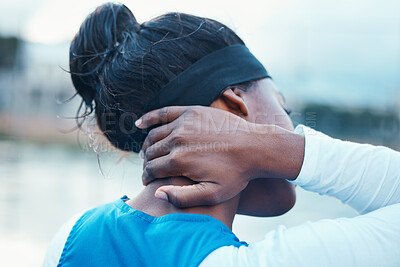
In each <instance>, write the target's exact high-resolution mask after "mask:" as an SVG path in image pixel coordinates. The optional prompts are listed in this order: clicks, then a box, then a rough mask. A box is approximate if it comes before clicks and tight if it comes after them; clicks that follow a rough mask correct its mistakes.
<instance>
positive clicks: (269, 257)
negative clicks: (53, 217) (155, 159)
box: [44, 125, 400, 267]
mask: <svg viewBox="0 0 400 267" xmlns="http://www.w3.org/2000/svg"><path fill="white" fill-rule="evenodd" d="M295 131H296V132H298V133H301V134H304V135H305V140H306V145H305V157H304V162H303V166H302V168H301V171H300V174H299V176H298V177H297V179H296V180H295V181H293V183H295V184H297V185H299V186H301V187H303V188H304V189H306V190H309V191H313V192H317V193H319V194H321V195H329V196H332V197H335V198H338V199H340V200H341V201H342V202H343V203H346V204H348V205H350V206H351V207H353V208H354V209H356V210H357V211H358V212H360V213H361V214H363V215H360V216H357V217H354V218H339V219H335V220H320V221H317V222H313V223H312V222H306V223H303V224H301V225H299V226H296V227H292V228H286V227H284V226H280V227H278V228H277V229H276V230H273V231H270V232H268V233H267V234H266V235H265V236H264V238H263V239H262V240H261V241H259V242H255V243H251V244H250V245H249V246H248V247H245V246H241V247H239V248H236V247H233V246H226V247H221V248H219V249H217V250H215V251H213V252H212V253H211V254H210V255H208V256H207V257H206V258H205V259H204V260H203V262H202V263H201V264H200V266H201V267H208V266H213V267H214V266H219V267H223V266H234V267H238V266H374V267H376V266H400V152H396V151H394V150H391V149H389V148H385V147H375V146H371V145H362V144H356V143H351V142H345V141H341V140H338V139H333V138H330V137H328V136H326V135H324V134H322V133H319V132H316V131H314V130H311V129H310V128H307V127H305V126H303V125H299V126H297V127H296V130H295ZM75 221H76V219H72V220H71V221H70V222H69V223H67V224H66V225H65V226H64V227H63V228H62V229H61V230H60V231H59V232H58V234H57V235H56V237H55V238H54V240H53V242H52V244H51V245H50V247H49V250H48V253H47V255H46V259H45V262H44V266H56V265H57V263H58V260H59V257H60V255H61V253H62V249H63V246H64V244H65V241H66V239H67V237H68V235H69V232H70V231H71V229H72V227H73V225H74V223H75Z"/></svg>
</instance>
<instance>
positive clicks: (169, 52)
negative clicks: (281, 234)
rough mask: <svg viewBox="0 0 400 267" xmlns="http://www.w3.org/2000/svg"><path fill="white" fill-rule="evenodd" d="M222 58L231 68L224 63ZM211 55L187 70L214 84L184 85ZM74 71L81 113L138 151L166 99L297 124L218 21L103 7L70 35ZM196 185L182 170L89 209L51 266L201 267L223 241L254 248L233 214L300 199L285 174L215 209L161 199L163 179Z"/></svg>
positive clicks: (283, 206)
mask: <svg viewBox="0 0 400 267" xmlns="http://www.w3.org/2000/svg"><path fill="white" fill-rule="evenodd" d="M225 55H229V57H228V58H227V57H225ZM234 55H235V56H234ZM236 56H237V57H236ZM241 57H243V58H242V60H240V61H238V62H235V60H238V59H241ZM224 60H229V63H230V66H227V65H226V64H225V65H222V66H220V65H218V64H219V63H220V62H225V61H224ZM211 62H214V63H215V64H216V65H215V69H214V70H210V71H212V72H210V73H208V75H198V73H199V72H196V73H197V76H196V77H190V78H191V79H190V81H191V82H193V87H194V84H195V85H196V86H198V85H199V84H201V82H204V81H207V83H206V85H207V86H204V87H203V88H198V90H197V91H196V90H194V89H193V88H187V90H183V89H182V88H184V89H185V87H184V86H183V84H184V83H185V79H188V78H187V77H188V76H187V75H189V76H190V73H194V72H195V71H194V70H193V69H194V68H196V67H197V68H198V69H197V70H198V71H200V72H201V71H204V70H205V69H207V68H208V67H209V65H210V64H211ZM199 64H203V65H199ZM204 64H205V65H204ZM70 71H71V77H72V81H73V84H74V86H75V88H76V90H77V93H78V94H79V95H80V96H81V97H82V99H83V102H84V104H85V106H86V112H85V114H84V115H85V116H86V115H88V114H89V113H91V112H92V111H94V112H95V115H96V118H97V124H98V126H99V128H100V129H101V130H102V132H103V133H104V135H105V136H106V137H107V138H108V140H109V141H110V143H111V144H112V145H114V146H115V147H117V148H119V149H121V150H125V151H131V152H139V150H140V149H141V147H142V144H143V141H144V138H145V137H146V135H147V131H140V130H139V129H138V128H136V127H135V126H134V121H135V120H136V119H137V118H138V117H139V116H141V115H143V114H144V113H145V112H146V111H149V110H152V109H154V108H158V107H163V106H166V105H169V104H203V105H210V106H211V107H213V108H216V109H221V110H224V111H228V112H230V113H231V114H232V116H235V117H241V118H242V119H243V121H245V120H246V121H248V122H251V123H257V124H277V125H279V126H281V127H283V128H286V129H288V130H290V131H292V130H293V125H292V122H291V121H290V119H289V117H288V114H287V111H286V110H285V108H284V101H283V98H282V96H281V95H280V93H279V92H278V91H277V90H276V88H275V87H274V85H273V83H272V81H271V79H270V77H269V75H268V73H267V72H266V71H265V69H264V68H263V67H262V65H261V64H260V63H259V62H258V61H257V60H256V59H255V58H254V56H252V55H251V53H250V52H249V51H248V50H247V48H245V46H244V43H243V41H242V40H241V39H240V38H239V37H238V36H237V35H236V34H235V33H234V32H233V31H232V30H230V29H229V28H228V27H226V26H225V25H223V24H221V23H219V22H217V21H214V20H210V19H205V18H200V17H196V16H191V15H187V14H180V13H168V14H165V15H163V16H160V17H157V18H155V19H152V20H150V21H148V22H145V23H143V24H139V23H137V22H136V20H135V18H134V16H133V14H132V13H131V12H130V10H129V9H128V8H127V7H126V6H124V5H120V4H111V3H108V4H104V5H102V6H100V7H98V8H97V9H96V10H95V11H94V12H93V13H91V14H90V15H89V16H88V17H87V18H86V20H85V21H84V22H83V23H82V25H81V28H80V30H79V32H78V34H77V35H76V36H75V38H74V39H73V41H72V43H71V48H70ZM188 73H189V74H188ZM185 75H186V76H185ZM213 75H214V77H212V76H213ZM185 77H186V78H185ZM195 79H199V80H198V81H195ZM171 84H174V85H176V87H175V86H171ZM186 85H187V82H186ZM214 85H215V88H214V87H213V86H214ZM178 87H179V88H178ZM210 88H213V90H215V91H212V90H211V89H210ZM162 93H164V95H162ZM204 96H207V97H204ZM166 101H167V102H166ZM168 101H170V102H168ZM185 101H187V102H185ZM163 103H164V104H163ZM165 103H166V104H165ZM232 138H234V137H232ZM213 149H215V147H214V148H213ZM171 164H173V162H172V161H171ZM223 171H224V170H221V172H223ZM193 184H195V183H194V182H193V181H191V180H189V179H187V178H185V177H184V174H183V173H182V174H181V175H179V176H175V177H169V178H168V179H162V180H156V181H153V182H151V183H149V184H148V185H147V186H146V187H145V188H144V189H143V191H142V192H141V193H140V194H139V195H138V196H136V197H134V198H132V199H129V198H128V197H123V198H122V199H119V200H117V201H114V202H112V203H110V204H106V205H103V206H100V207H98V208H95V209H93V210H90V211H88V212H86V213H84V214H83V215H82V216H80V217H79V218H78V219H77V221H76V220H73V221H72V223H71V224H70V225H67V226H65V227H64V229H65V230H63V231H61V232H60V233H59V234H58V236H57V237H56V239H55V240H56V241H55V243H54V244H55V245H52V246H51V247H50V250H49V253H48V257H47V259H46V261H45V264H48V265H52V264H54V263H56V262H58V265H59V266H69V265H77V264H80V265H94V266H99V265H101V266H129V265H132V266H138V265H139V266H159V265H164V266H197V265H199V264H200V263H201V262H202V261H203V260H204V259H205V258H206V257H207V255H209V254H210V253H211V252H212V251H214V250H216V249H218V248H220V247H223V246H235V247H240V246H247V244H246V243H244V242H240V241H239V240H238V239H237V238H236V236H235V235H234V234H233V233H232V232H231V228H232V222H233V219H234V216H235V214H236V213H241V214H247V215H255V216H275V215H280V214H283V213H285V212H286V211H288V210H289V209H290V208H291V207H292V206H293V205H294V202H295V192H294V186H293V185H292V184H290V183H289V182H287V181H285V180H282V179H276V180H274V179H268V180H267V179H262V180H261V179H259V180H256V179H255V180H253V181H252V182H250V183H249V184H248V186H247V187H243V188H241V190H240V191H241V192H240V193H239V194H236V195H235V196H232V197H231V198H230V199H229V200H227V201H225V202H223V203H220V204H218V205H211V206H198V207H191V208H187V209H181V208H177V207H176V206H174V205H172V204H170V203H168V202H166V201H162V200H160V199H158V198H156V197H155V192H156V191H157V189H158V188H159V187H161V186H165V185H193ZM71 228H72V229H71ZM57 244H58V245H57ZM56 248H61V249H56ZM52 259H53V262H51V260H52Z"/></svg>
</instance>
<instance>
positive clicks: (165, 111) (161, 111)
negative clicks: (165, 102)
mask: <svg viewBox="0 0 400 267" xmlns="http://www.w3.org/2000/svg"><path fill="white" fill-rule="evenodd" d="M158 115H159V116H160V118H161V119H163V120H164V119H166V118H167V117H168V107H162V108H160V109H159V111H158Z"/></svg>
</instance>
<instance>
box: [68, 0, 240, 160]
mask: <svg viewBox="0 0 400 267" xmlns="http://www.w3.org/2000/svg"><path fill="white" fill-rule="evenodd" d="M233 44H242V45H244V43H243V41H242V40H241V39H240V38H239V37H238V36H237V35H236V34H235V33H234V32H233V31H232V30H231V29H229V28H228V27H227V26H225V25H223V24H221V23H219V22H217V21H215V20H212V19H208V18H201V17H197V16H193V15H188V14H184V13H167V14H164V15H162V16H159V17H156V18H154V19H152V20H150V21H147V22H144V23H142V24H139V23H138V22H137V21H136V19H135V17H134V15H133V14H132V12H131V11H130V10H129V9H128V8H127V7H126V6H125V5H122V4H115V3H106V4H104V5H102V6H99V7H98V8H96V10H95V11H93V12H92V13H91V14H90V15H89V16H88V17H87V18H86V19H85V21H84V22H83V23H82V25H81V27H80V29H79V32H78V33H77V35H76V36H75V38H74V39H73V40H72V42H71V47H70V72H71V77H72V82H73V84H74V87H75V88H76V90H77V93H78V94H79V95H80V96H81V97H82V99H83V100H82V104H83V103H84V104H85V106H86V111H85V113H84V115H83V116H86V115H88V114H90V113H92V112H93V110H94V111H95V115H96V118H97V124H98V126H99V127H100V129H101V130H102V131H103V133H104V134H105V136H106V137H107V139H108V140H109V141H110V142H111V143H112V144H113V145H114V146H116V147H117V148H120V149H122V150H126V151H134V152H138V151H139V150H140V148H141V143H140V141H141V140H140V137H138V136H137V135H135V131H138V130H137V128H136V127H135V126H134V121H135V120H136V119H137V118H138V117H139V116H141V115H142V114H141V111H142V109H143V108H144V106H145V105H146V104H147V103H148V102H149V101H150V100H151V99H152V98H153V97H154V96H155V94H156V93H157V91H158V90H160V89H161V88H163V87H164V86H165V85H166V84H167V83H168V82H169V81H170V80H172V79H173V78H174V77H176V76H177V75H178V74H179V73H181V72H182V71H184V70H185V69H186V68H188V67H189V66H190V65H191V64H193V63H194V62H196V61H197V60H199V59H200V58H202V57H204V56H206V55H207V54H209V53H211V52H213V51H216V50H218V49H221V48H224V47H226V46H230V45H233ZM78 112H79V111H78Z"/></svg>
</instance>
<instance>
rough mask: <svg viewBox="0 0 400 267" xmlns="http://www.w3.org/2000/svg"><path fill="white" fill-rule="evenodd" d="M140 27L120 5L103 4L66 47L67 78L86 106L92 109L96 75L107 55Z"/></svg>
mask: <svg viewBox="0 0 400 267" xmlns="http://www.w3.org/2000/svg"><path fill="white" fill-rule="evenodd" d="M140 29H141V26H140V24H139V23H138V22H137V21H136V19H135V16H134V15H133V14H132V12H131V11H130V10H129V8H127V7H126V6H125V5H123V4H118V3H106V4H103V5H101V6H99V7H98V8H96V10H95V11H93V12H92V13H91V14H89V15H88V16H87V17H86V19H85V21H84V22H83V23H82V25H81V27H80V29H79V32H78V33H77V35H76V36H75V38H74V39H73V40H72V42H71V46H70V70H71V78H72V82H73V84H74V87H75V88H76V90H77V92H78V93H79V94H80V95H81V96H82V98H83V100H84V101H85V103H86V105H87V106H90V107H91V106H92V102H93V100H94V99H95V97H96V93H97V90H100V89H101V86H99V84H100V81H99V80H98V75H97V74H98V73H99V71H101V69H102V65H103V64H104V62H105V60H106V57H107V55H109V54H110V53H112V52H113V51H114V50H115V49H116V48H117V47H118V46H119V45H120V44H121V43H122V42H123V38H124V37H123V34H122V33H123V32H124V31H134V32H138V31H140Z"/></svg>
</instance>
